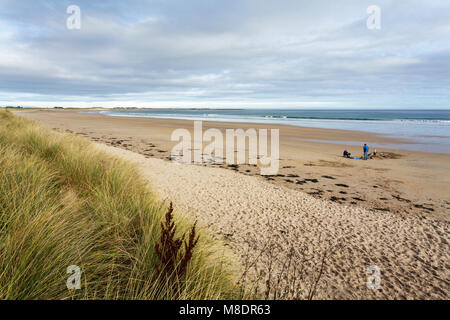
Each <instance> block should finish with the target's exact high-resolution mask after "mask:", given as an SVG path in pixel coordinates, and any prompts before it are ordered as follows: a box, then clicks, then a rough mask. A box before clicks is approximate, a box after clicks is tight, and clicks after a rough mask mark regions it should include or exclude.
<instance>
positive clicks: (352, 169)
mask: <svg viewBox="0 0 450 320" xmlns="http://www.w3.org/2000/svg"><path fill="white" fill-rule="evenodd" d="M18 114H19V115H22V116H26V117H29V118H32V119H35V120H38V121H40V122H41V123H43V124H45V125H47V126H48V127H50V128H52V129H54V130H57V131H60V132H69V133H74V134H78V135H82V136H85V137H86V138H89V139H91V140H92V141H94V142H96V143H98V144H99V148H104V149H105V150H107V151H108V152H111V153H114V154H116V155H119V156H121V157H124V158H125V159H128V160H130V161H133V162H135V163H137V165H138V167H139V168H140V170H141V172H142V174H143V175H144V176H145V177H146V178H147V179H148V181H149V183H150V184H151V185H152V187H153V189H154V190H155V191H156V192H158V193H159V194H160V197H161V198H162V199H167V200H170V201H173V202H174V205H175V207H176V208H178V209H179V210H181V211H182V212H185V213H186V214H187V215H191V216H192V217H193V218H194V219H198V221H199V222H200V223H201V224H202V225H204V226H205V227H206V228H208V229H209V230H210V231H211V232H212V233H213V234H214V235H215V236H216V237H217V238H218V239H221V240H223V241H224V243H225V244H226V245H228V246H230V248H231V249H233V251H234V252H235V254H236V256H237V257H238V258H239V260H240V263H241V265H242V268H243V270H244V271H246V277H244V279H243V281H249V282H251V281H256V283H258V285H260V283H269V284H270V286H271V290H272V291H271V292H273V291H274V286H278V287H276V289H275V291H277V292H278V294H279V296H278V298H296V297H298V298H305V297H306V296H305V294H307V293H308V290H309V289H308V288H309V286H307V287H306V288H304V287H296V285H294V284H293V283H295V279H297V278H303V280H304V281H302V283H303V284H302V285H304V284H314V281H315V278H317V276H318V275H319V274H320V273H322V278H321V281H320V282H319V283H318V287H317V294H316V296H317V297H319V298H330V299H350V298H356V299H366V298H369V299H372V298H381V299H383V298H389V299H432V298H440V299H448V292H449V281H450V265H449V263H450V254H449V252H450V250H449V249H450V248H449V243H448V241H449V231H450V230H449V223H448V222H449V212H450V198H449V196H448V190H449V186H450V155H446V154H432V153H421V152H412V151H405V150H391V149H379V150H378V152H379V154H381V157H378V158H377V159H373V160H370V161H359V160H350V159H345V158H343V157H342V152H343V150H344V149H346V150H348V151H350V152H351V153H352V154H354V155H361V148H360V147H355V146H345V145H340V144H332V143H316V142H307V141H303V140H301V139H321V140H330V141H331V140H332V141H336V140H341V141H351V140H354V139H355V136H357V137H358V140H365V141H367V143H368V144H369V145H370V143H375V142H376V143H385V144H395V143H397V142H398V141H395V140H394V139H390V138H388V137H385V136H383V135H376V134H370V133H365V132H357V131H341V130H327V129H313V128H304V127H292V126H279V125H271V126H267V125H258V124H243V123H238V124H235V123H222V122H221V123H217V122H204V123H203V126H204V129H208V128H220V129H227V128H243V129H244V130H245V129H247V128H256V129H258V128H277V129H280V158H281V159H280V170H279V174H278V175H277V176H273V177H262V176H260V175H259V171H258V170H257V168H256V167H254V166H250V165H239V166H227V165H220V166H218V165H203V166H199V165H180V164H176V163H174V162H171V161H168V159H169V156H170V150H171V149H172V147H173V145H174V144H175V143H174V142H172V141H170V135H171V133H172V131H173V130H174V129H176V128H186V129H188V130H192V127H193V124H192V122H191V121H184V120H162V119H150V118H128V117H127V118H125V117H109V116H105V115H100V114H88V113H81V112H77V111H53V110H51V111H48V110H30V111H21V112H18ZM324 254H326V259H323V256H324ZM322 261H324V263H323V267H322ZM372 265H376V266H378V267H379V268H380V271H381V289H378V290H369V289H368V288H367V286H366V281H367V278H368V275H367V274H366V271H367V268H368V267H370V266H372ZM299 266H302V267H303V269H301V270H299V269H298V267H299ZM320 269H322V272H321V270H320ZM268 275H271V278H269V282H267V276H268ZM255 279H256V280H255ZM262 290H264V288H263V289H262ZM299 290H300V291H301V292H302V294H301V295H298V296H296V295H295V292H296V291H299Z"/></svg>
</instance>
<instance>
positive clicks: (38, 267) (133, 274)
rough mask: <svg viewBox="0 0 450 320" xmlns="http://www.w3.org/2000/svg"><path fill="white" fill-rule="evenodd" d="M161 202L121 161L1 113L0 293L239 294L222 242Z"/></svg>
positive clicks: (132, 296) (138, 296)
mask: <svg viewBox="0 0 450 320" xmlns="http://www.w3.org/2000/svg"><path fill="white" fill-rule="evenodd" d="M168 207H169V204H168V203H163V202H161V201H160V200H159V199H158V197H157V196H156V195H155V194H154V193H153V192H152V191H151V190H149V188H148V185H147V184H146V182H145V181H143V180H142V179H141V178H140V176H139V174H138V173H137V171H136V169H135V168H134V167H133V166H132V165H130V164H129V163H126V162H124V161H123V160H120V159H117V158H114V157H112V156H111V155H108V154H106V153H104V152H101V151H99V150H97V149H96V148H95V146H94V145H93V144H91V143H90V142H89V141H88V140H86V139H84V138H81V137H77V136H74V135H69V134H61V133H57V132H54V131H52V130H50V129H47V128H44V127H42V126H40V125H39V124H37V123H36V122H34V121H31V120H28V119H24V118H22V117H19V116H16V115H14V114H13V113H11V112H9V111H7V110H0V299H233V298H242V296H241V293H240V292H241V290H240V289H239V288H238V287H236V286H235V285H234V274H235V272H233V270H234V266H233V265H232V264H231V263H230V262H229V259H227V258H226V255H225V254H223V253H224V248H223V246H221V244H220V243H218V242H215V241H213V240H212V238H211V237H210V236H209V235H208V233H207V232H206V231H205V230H204V229H202V228H199V227H196V228H195V230H193V226H194V221H189V220H188V219H186V218H185V217H181V216H180V215H179V214H177V213H176V211H175V212H174V213H173V214H172V213H171V211H169V212H170V214H169V215H168V213H169V212H168ZM193 233H195V234H193ZM183 235H184V241H183V239H182V236H183ZM170 236H172V239H171V238H170ZM168 237H169V238H168ZM175 237H176V238H175ZM197 239H199V240H198V243H197V242H196V240H197ZM170 241H172V242H173V243H175V245H176V246H177V250H178V253H179V256H178V255H177V256H176V257H175V258H173V257H170V255H169V258H168V259H166V261H165V262H164V261H162V260H164V259H162V258H164V257H166V258H167V257H168V254H167V252H164V246H165V245H167V243H169V242H170ZM186 252H187V254H186ZM178 253H177V254H178ZM187 256H188V257H187ZM186 260H188V262H187V261H186ZM168 261H169V262H170V263H172V264H183V266H182V268H183V270H182V272H179V270H180V267H179V266H173V265H172V266H169V267H170V268H166V265H164V263H168ZM72 265H76V266H79V268H80V269H81V272H82V274H81V289H78V290H75V289H73V290H70V289H68V287H67V285H66V282H67V279H68V278H69V277H70V275H71V274H68V273H67V268H68V267H69V266H72ZM168 270H170V272H168ZM177 270H178V271H177Z"/></svg>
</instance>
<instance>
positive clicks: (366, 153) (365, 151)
mask: <svg viewBox="0 0 450 320" xmlns="http://www.w3.org/2000/svg"><path fill="white" fill-rule="evenodd" d="M363 152H364V160H367V155H368V153H369V146H368V145H367V144H365V143H364V147H363Z"/></svg>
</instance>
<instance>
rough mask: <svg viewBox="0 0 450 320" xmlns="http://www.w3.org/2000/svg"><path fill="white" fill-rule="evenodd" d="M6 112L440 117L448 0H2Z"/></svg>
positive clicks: (1, 80)
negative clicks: (150, 110)
mask: <svg viewBox="0 0 450 320" xmlns="http://www.w3.org/2000/svg"><path fill="white" fill-rule="evenodd" d="M70 5H76V6H78V7H79V8H80V12H81V18H80V21H81V24H80V29H69V28H68V27H67V20H68V18H70V17H71V16H73V15H72V14H71V13H69V14H68V13H67V8H68V7H69V6H70ZM371 5H375V6H378V7H379V8H380V16H379V17H380V20H379V22H380V23H379V27H380V28H379V29H370V28H368V26H367V20H368V19H369V21H372V22H373V20H370V19H371V16H372V14H371V13H368V12H367V8H368V7H369V6H371ZM6 105H12V106H16V105H20V106H35V107H54V106H62V107H97V106H102V107H198V108H245V107H249V108H307V109H314V108H329V109H334V108H345V109H351V108H356V109H365V108H372V109H381V108H382V109H384V108H392V109H402V108H404V109H450V1H448V0H439V1H438V0H428V1H423V0H417V1H416V0H406V1H400V0H395V1H394V0H391V1H378V0H370V1H365V0H340V1H320V0H319V1H311V0H308V1H302V0H277V1H273V0H264V1H262V0H222V1H214V0H189V1H186V0H183V1H181V0H178V1H175V0H152V1H150V0H148V1H145V0H130V1H112V0H111V1H92V0H90V1H84V0H83V1H82V0H71V1H65V0H54V1H50V0H48V1H47V0H36V1H29V0H0V106H6Z"/></svg>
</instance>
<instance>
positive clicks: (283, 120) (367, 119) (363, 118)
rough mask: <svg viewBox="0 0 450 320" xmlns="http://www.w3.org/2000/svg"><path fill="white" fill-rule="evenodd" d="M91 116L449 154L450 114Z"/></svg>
mask: <svg viewBox="0 0 450 320" xmlns="http://www.w3.org/2000/svg"><path fill="white" fill-rule="evenodd" d="M90 112H93V113H101V114H106V115H109V116H116V117H148V118H159V119H185V120H203V121H218V122H246V123H263V124H264V123H267V124H283V125H291V126H300V127H311V128H325V129H341V130H356V131H366V132H373V133H377V134H382V135H385V136H386V137H391V138H395V139H397V140H399V141H400V143H397V144H372V146H373V147H375V148H378V149H380V148H383V147H384V148H389V149H405V150H412V151H421V152H433V153H446V154H450V110H336V109H334V110H323V109H321V110H304V109H301V110H294V109H288V110H283V109H164V110H163V109H123V110H121V109H114V110H101V111H90ZM330 138H332V137H330ZM300 140H306V141H313V142H327V143H330V142H331V143H336V144H342V145H361V144H362V143H365V141H361V140H359V139H358V135H356V134H355V139H354V140H353V139H352V140H351V141H342V140H333V139H330V140H326V141H324V140H319V139H317V140H316V139H300Z"/></svg>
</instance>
